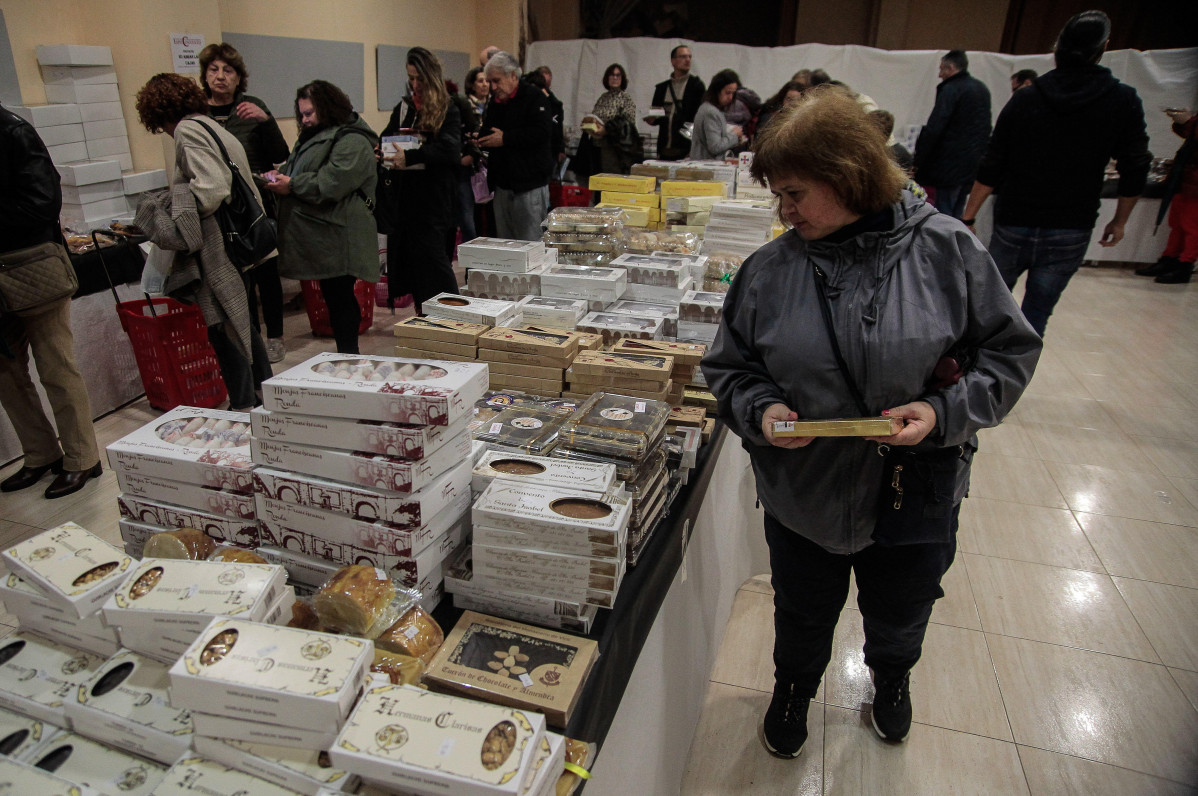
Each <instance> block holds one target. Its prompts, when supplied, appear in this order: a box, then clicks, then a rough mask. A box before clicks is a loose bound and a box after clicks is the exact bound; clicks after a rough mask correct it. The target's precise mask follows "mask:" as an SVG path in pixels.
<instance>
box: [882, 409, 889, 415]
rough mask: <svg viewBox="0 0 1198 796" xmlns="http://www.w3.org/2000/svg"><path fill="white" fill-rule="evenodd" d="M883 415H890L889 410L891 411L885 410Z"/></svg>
mask: <svg viewBox="0 0 1198 796" xmlns="http://www.w3.org/2000/svg"><path fill="white" fill-rule="evenodd" d="M882 414H884V415H888V414H890V410H889V409H883V410H882Z"/></svg>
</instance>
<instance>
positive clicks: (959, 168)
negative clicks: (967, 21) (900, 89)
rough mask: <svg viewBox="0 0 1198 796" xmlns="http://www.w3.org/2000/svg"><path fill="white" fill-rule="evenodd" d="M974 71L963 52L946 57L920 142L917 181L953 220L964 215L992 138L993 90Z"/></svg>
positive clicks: (940, 209) (938, 206) (917, 155)
mask: <svg viewBox="0 0 1198 796" xmlns="http://www.w3.org/2000/svg"><path fill="white" fill-rule="evenodd" d="M968 70H969V59H968V58H967V57H966V56H965V53H964V52H962V51H961V50H949V51H948V52H947V53H945V54H944V57H943V58H941V59H940V81H941V82H940V85H938V86H936V105H935V106H934V107H933V108H932V115H931V116H929V117H928V123H927V124H925V125H924V128H923V131H922V132H921V133H920V134H919V139H918V140H917V141H916V142H915V181H916V182H917V183H919V184H920V185H922V186H923V187H925V188H928V189H930V190H929V194H934V195H933V202H932V203H933V204H934V205H936V209H937V210H939V211H940V212H941V213H948V214H949V215H951V216H952V217H953V218H960V217H961V210H962V208H964V207H965V197H966V196H968V195H969V186H971V185H972V184H973V178H974V177H975V176H977V171H978V161H980V160H981V159H982V153H983V152H985V151H986V139H987V138H989V137H990V89H988V88H986V85H985V84H984V83H982V81H980V80H978V79H977V78H976V77H973V76H972V75H970V74H969V71H968Z"/></svg>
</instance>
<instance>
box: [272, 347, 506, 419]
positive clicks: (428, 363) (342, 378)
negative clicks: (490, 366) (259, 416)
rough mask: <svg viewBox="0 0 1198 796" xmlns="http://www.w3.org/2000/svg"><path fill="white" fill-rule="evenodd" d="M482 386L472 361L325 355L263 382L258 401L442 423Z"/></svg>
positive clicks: (463, 409) (317, 411) (288, 408)
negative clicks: (260, 398)
mask: <svg viewBox="0 0 1198 796" xmlns="http://www.w3.org/2000/svg"><path fill="white" fill-rule="evenodd" d="M356 363H362V364H356ZM347 366H353V367H354V368H355V369H356V370H354V369H350V368H349V367H347ZM338 374H341V375H338ZM486 385H487V369H486V366H485V365H481V364H478V363H458V362H451V361H444V360H432V359H405V358H401V357H384V356H371V357H365V358H364V357H351V356H347V355H345V354H333V353H326V354H318V355H316V356H315V357H312V358H311V359H309V360H308V361H307V362H304V363H302V364H299V365H296V366H295V367H293V368H291V369H289V370H286V371H284V372H283V373H280V374H278V375H277V376H274V377H273V378H270V379H267V380H266V381H264V382H263V383H262V400H263V405H264V407H265V408H266V409H267V410H269V411H282V412H294V413H297V414H308V415H317V416H322V417H344V418H352V419H354V420H380V421H384V422H393V423H407V424H411V425H431V426H448V425H451V424H453V423H454V422H456V421H458V420H460V419H461V418H463V417H467V416H468V415H469V414H470V407H471V405H472V404H473V403H474V402H475V401H476V400H478V398H479V396H481V395H482V394H483V392H484V391H485V390H486Z"/></svg>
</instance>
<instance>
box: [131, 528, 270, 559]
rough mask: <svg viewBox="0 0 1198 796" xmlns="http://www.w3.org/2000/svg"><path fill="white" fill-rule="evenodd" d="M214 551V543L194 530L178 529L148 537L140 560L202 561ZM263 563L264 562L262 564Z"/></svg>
mask: <svg viewBox="0 0 1198 796" xmlns="http://www.w3.org/2000/svg"><path fill="white" fill-rule="evenodd" d="M214 550H216V542H215V541H213V540H212V537H210V536H209V535H208V534H206V533H204V532H203V531H201V530H197V529H196V528H178V529H176V530H173V531H163V532H162V533H156V534H153V535H152V536H150V538H149V539H147V540H146V544H145V547H144V548H142V553H141V555H142V558H188V559H191V560H192V561H203V560H204V559H206V558H208V556H210V555H212V551H214ZM263 563H265V562H263Z"/></svg>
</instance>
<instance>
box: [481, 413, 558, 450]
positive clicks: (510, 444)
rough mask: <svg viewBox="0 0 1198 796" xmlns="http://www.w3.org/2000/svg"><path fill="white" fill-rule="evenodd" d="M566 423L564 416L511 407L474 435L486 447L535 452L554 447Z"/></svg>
mask: <svg viewBox="0 0 1198 796" xmlns="http://www.w3.org/2000/svg"><path fill="white" fill-rule="evenodd" d="M566 420H567V415H564V414H561V413H560V412H553V411H546V410H542V409H533V408H531V407H522V406H511V407H508V408H507V409H504V410H503V411H501V412H499V413H498V414H497V415H495V416H494V417H493V418H491V420H490V421H487V422H485V423H483V425H482V426H481V427H480V428H479V429H478V430H477V431H475V432H474V439H476V440H478V441H479V442H484V443H487V444H489V445H498V446H502V447H504V448H512V449H515V450H521V451H525V452H527V453H537V452H538V451H542V450H547V449H548V448H549V446H551V445H552V444H553V442H554V441H555V440H556V438H557V434H558V431H559V429H561V427H562V425H563V424H564V423H565V422H566Z"/></svg>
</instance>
